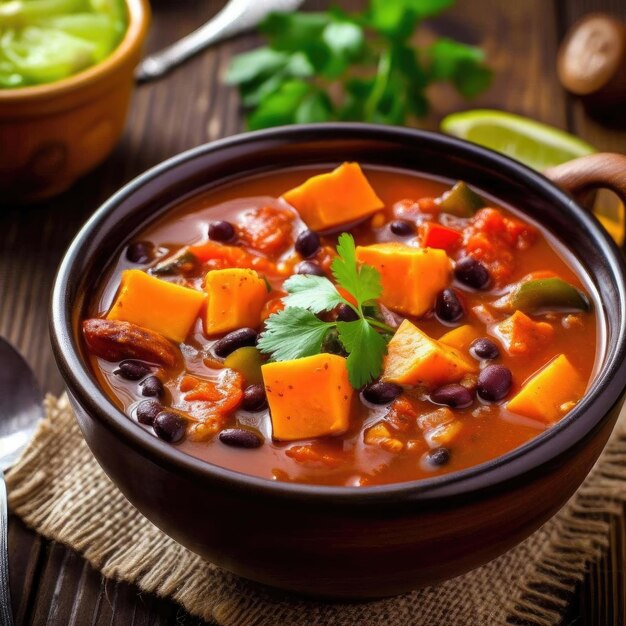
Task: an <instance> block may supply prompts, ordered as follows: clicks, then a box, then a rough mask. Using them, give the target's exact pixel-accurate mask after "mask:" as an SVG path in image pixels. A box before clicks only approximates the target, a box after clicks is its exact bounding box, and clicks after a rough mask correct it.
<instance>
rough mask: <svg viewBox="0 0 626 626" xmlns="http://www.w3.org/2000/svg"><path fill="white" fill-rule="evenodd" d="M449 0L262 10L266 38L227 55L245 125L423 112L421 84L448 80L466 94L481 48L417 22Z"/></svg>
mask: <svg viewBox="0 0 626 626" xmlns="http://www.w3.org/2000/svg"><path fill="white" fill-rule="evenodd" d="M452 4H454V0H369V2H368V3H367V4H366V6H365V8H364V9H363V10H362V11H359V12H356V13H350V14H348V13H346V12H344V11H342V10H341V9H340V8H338V7H333V8H331V9H329V10H328V11H324V12H314V13H310V12H294V13H271V14H270V15H269V16H268V17H267V18H266V19H265V20H264V21H263V22H262V23H261V25H260V30H261V32H262V33H263V34H264V35H265V36H266V37H267V40H268V45H267V46H263V47H260V48H256V49H255V50H252V51H251V52H245V53H242V54H239V55H237V56H236V57H234V58H233V60H232V62H231V65H230V67H229V69H228V72H227V75H226V82H227V83H229V84H231V85H236V86H237V87H238V88H239V92H240V96H241V102H242V104H243V106H244V108H245V109H247V110H248V112H249V114H248V118H247V125H248V127H249V128H250V129H251V130H255V129H259V128H266V127H270V126H278V125H281V124H293V123H307V122H325V121H333V120H342V121H364V122H377V123H383V124H398V125H402V124H406V123H407V122H414V120H415V119H416V118H420V117H423V116H425V115H426V114H427V113H428V108H429V103H428V95H427V90H428V87H429V85H431V84H433V83H436V82H449V83H451V84H452V85H453V86H454V87H455V88H456V89H457V91H458V92H459V93H460V94H461V95H462V96H464V97H466V98H471V97H474V96H476V95H478V94H479V93H480V92H482V91H484V90H485V89H486V88H487V87H488V86H489V83H490V80H491V72H490V70H489V69H488V68H487V67H486V65H485V62H484V53H483V51H482V50H481V49H480V48H476V47H474V46H468V45H466V44H463V43H460V42H457V41H454V40H452V39H447V38H438V39H436V40H435V41H434V42H433V43H432V44H431V45H429V46H427V47H418V46H416V45H414V43H413V42H412V40H411V39H412V36H413V34H414V32H415V30H416V28H417V27H418V26H419V25H420V23H421V22H422V21H423V20H424V19H428V18H431V17H433V16H435V15H437V14H438V13H440V12H441V11H444V10H445V9H448V8H449V7H450V6H452Z"/></svg>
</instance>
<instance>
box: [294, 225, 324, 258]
mask: <svg viewBox="0 0 626 626" xmlns="http://www.w3.org/2000/svg"><path fill="white" fill-rule="evenodd" d="M320 244H321V241H320V236H319V235H318V234H317V233H316V232H315V231H314V230H303V231H302V232H301V233H300V234H299V235H298V236H297V237H296V243H295V248H296V252H297V253H298V254H300V255H301V256H302V257H303V258H305V259H308V258H309V257H312V256H314V255H315V254H316V252H317V251H318V250H319V249H320Z"/></svg>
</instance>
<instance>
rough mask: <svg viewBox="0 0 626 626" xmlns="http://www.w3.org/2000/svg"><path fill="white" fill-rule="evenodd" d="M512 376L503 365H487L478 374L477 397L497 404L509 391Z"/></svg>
mask: <svg viewBox="0 0 626 626" xmlns="http://www.w3.org/2000/svg"><path fill="white" fill-rule="evenodd" d="M512 384H513V376H512V375H511V370H510V369H509V368H508V367H504V365H488V366H487V367H485V368H484V369H483V370H481V372H480V374H478V385H477V387H476V391H477V393H478V395H479V396H480V397H481V398H482V399H483V400H487V401H488V402H498V401H499V400H502V399H503V398H505V397H506V395H507V394H508V393H509V391H510V390H511V385H512Z"/></svg>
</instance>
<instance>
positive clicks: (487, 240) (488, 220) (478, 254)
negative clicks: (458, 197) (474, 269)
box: [463, 208, 537, 284]
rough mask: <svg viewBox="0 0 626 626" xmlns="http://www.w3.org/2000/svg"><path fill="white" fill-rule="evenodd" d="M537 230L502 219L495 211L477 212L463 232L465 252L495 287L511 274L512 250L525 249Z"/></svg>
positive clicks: (499, 213) (521, 223)
mask: <svg viewBox="0 0 626 626" xmlns="http://www.w3.org/2000/svg"><path fill="white" fill-rule="evenodd" d="M536 236H537V231H536V230H535V228H534V227H533V226H531V225H530V224H524V223H523V222H520V221H519V220H516V219H514V218H510V217H505V216H504V215H503V214H502V213H501V212H500V211H499V210H498V209H493V208H485V209H480V211H478V212H477V213H476V215H475V216H474V217H473V218H472V219H471V222H470V225H469V226H468V227H467V228H466V229H465V231H464V233H463V239H464V246H465V249H466V251H467V253H468V254H469V255H471V256H473V257H474V258H475V259H478V260H479V261H481V262H482V263H483V264H484V265H486V266H487V268H488V269H489V272H490V273H491V277H492V278H493V280H494V281H495V282H496V284H502V283H504V282H505V281H506V280H507V279H508V278H509V277H510V276H511V274H512V273H513V269H514V266H515V256H514V251H515V250H526V249H527V248H528V247H529V246H530V245H531V244H532V243H533V242H534V240H535V238H536Z"/></svg>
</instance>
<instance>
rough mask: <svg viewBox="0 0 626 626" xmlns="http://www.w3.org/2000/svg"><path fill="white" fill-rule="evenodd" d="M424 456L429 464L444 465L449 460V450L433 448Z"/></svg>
mask: <svg viewBox="0 0 626 626" xmlns="http://www.w3.org/2000/svg"><path fill="white" fill-rule="evenodd" d="M424 456H425V458H426V462H427V463H428V464H429V465H435V466H437V467H440V466H442V465H446V464H448V463H449V462H450V450H448V448H433V449H432V450H429V451H428V452H427V453H426V454H425V455H424Z"/></svg>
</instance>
